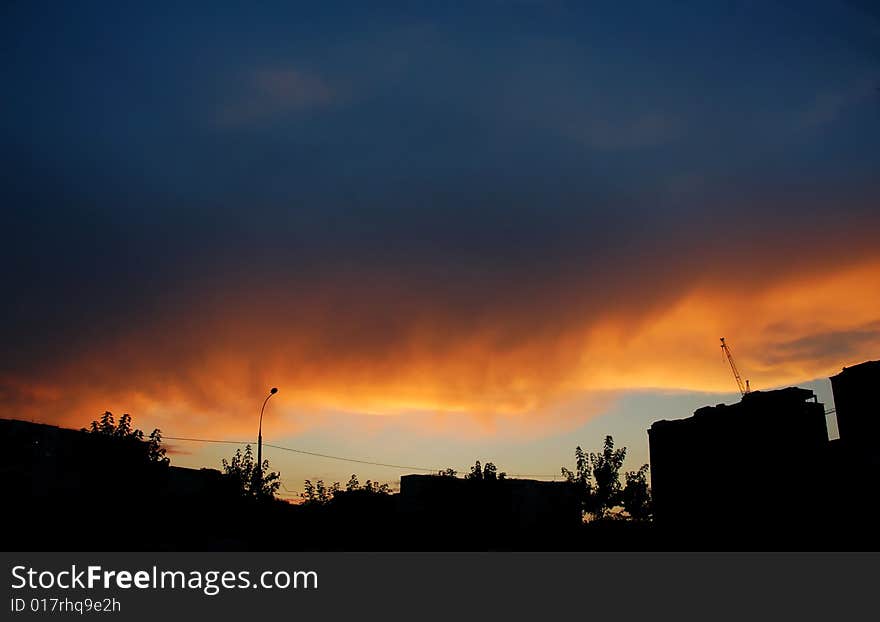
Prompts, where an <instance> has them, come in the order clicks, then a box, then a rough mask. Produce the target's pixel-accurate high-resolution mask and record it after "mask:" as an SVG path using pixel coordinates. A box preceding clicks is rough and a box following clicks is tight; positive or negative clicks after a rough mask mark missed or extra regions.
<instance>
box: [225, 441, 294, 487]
mask: <svg viewBox="0 0 880 622" xmlns="http://www.w3.org/2000/svg"><path fill="white" fill-rule="evenodd" d="M222 462H223V472H224V474H225V475H226V477H227V478H228V479H230V480H231V481H232V482H233V484H234V487H235V489H236V490H237V491H238V492H239V494H240V495H241V496H242V497H244V498H247V499H254V500H257V501H266V500H270V499H274V498H275V493H276V492H277V491H278V489H279V488H280V487H281V479H280V478H281V474H280V473H277V472H274V471H269V461H268V460H263V464H262V465H258V464H257V461H256V459H255V458H254V452H253V450H252V449H251V446H250V444H248V445H246V446H245V450H244V452H242V451H241V449H236V450H235V455H234V456H232V460H228V461H227V460H226V458H223V461H222Z"/></svg>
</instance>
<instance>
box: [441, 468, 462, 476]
mask: <svg viewBox="0 0 880 622" xmlns="http://www.w3.org/2000/svg"><path fill="white" fill-rule="evenodd" d="M437 475H439V476H440V477H455V476H456V475H458V471H456V470H455V469H443V470H442V471H439V472H438V473H437Z"/></svg>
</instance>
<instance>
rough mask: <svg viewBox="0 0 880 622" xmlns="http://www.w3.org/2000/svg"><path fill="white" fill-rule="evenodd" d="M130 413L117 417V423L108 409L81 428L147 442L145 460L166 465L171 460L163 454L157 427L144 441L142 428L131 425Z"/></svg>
mask: <svg viewBox="0 0 880 622" xmlns="http://www.w3.org/2000/svg"><path fill="white" fill-rule="evenodd" d="M131 421H132V419H131V415H129V414H128V413H126V414H124V415H122V416H121V417H120V418H119V423H116V421H115V420H114V418H113V413H111V412H110V411H109V410H108V411H105V412H104V414H103V415H101V418H100V419H96V420H94V421H92V423H91V424H89V427H88V429H86V428H82V430H83V431H85V432H89V433H90V434H97V435H99V436H108V437H112V438H118V439H123V440H125V441H127V442H131V441H138V442H146V444H147V453H146V455H147V460H148V461H149V462H152V463H156V464H161V465H163V466H167V465H168V464H169V463H170V462H171V461H170V460H169V459H168V457H167V456H166V455H165V448H164V447H162V432H161V430H159V428H155V429H154V430H153V431H152V432H150V436H149V437H148V438H147V440H146V441H144V433H143V431H142V430H139V429H138V428H135V427H134V426H133V425H132V422H131Z"/></svg>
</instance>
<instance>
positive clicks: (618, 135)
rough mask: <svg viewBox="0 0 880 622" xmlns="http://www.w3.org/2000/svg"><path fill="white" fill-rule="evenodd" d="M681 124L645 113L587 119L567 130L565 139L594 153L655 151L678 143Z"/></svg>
mask: <svg viewBox="0 0 880 622" xmlns="http://www.w3.org/2000/svg"><path fill="white" fill-rule="evenodd" d="M682 132H683V127H682V124H681V123H680V122H679V121H677V120H676V119H674V118H672V117H671V116H669V115H664V114H660V113H644V114H639V115H637V116H634V117H632V118H629V119H622V120H613V119H608V118H601V117H600V118H586V119H582V120H580V121H578V122H575V123H572V124H570V125H568V126H565V127H564V128H563V129H562V133H563V135H564V136H566V137H568V138H573V139H575V140H577V141H579V142H582V143H584V144H585V145H587V146H589V147H592V148H594V149H602V150H614V151H616V150H625V149H641V148H645V147H654V146H657V145H662V144H664V143H667V142H669V141H672V140H675V139H676V138H678V137H679V136H680V135H681V134H682Z"/></svg>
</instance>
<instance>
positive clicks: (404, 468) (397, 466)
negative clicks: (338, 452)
mask: <svg viewBox="0 0 880 622" xmlns="http://www.w3.org/2000/svg"><path fill="white" fill-rule="evenodd" d="M162 438H163V439H168V440H170V441H190V442H194V443H222V444H226V445H250V444H251V441H231V440H225V439H210V438H192V437H184V436H164V435H163V436H162ZM263 445H264V446H266V447H272V448H273V449H280V450H282V451H289V452H292V453H297V454H302V455H305V456H314V457H316V458H326V459H329V460H340V461H342V462H352V463H355V464H366V465H370V466H379V467H385V468H389V469H399V470H402V471H422V472H424V473H439V472H440V471H443V470H444V469H441V468H436V467H433V468H432V467H418V466H409V465H402V464H390V463H387V462H376V461H373V460H361V459H358V458H348V457H345V456H334V455H331V454H324V453H318V452H315V451H306V450H305V449H296V448H293V447H284V446H282V445H274V444H271V443H263ZM510 475H511V477H539V478H544V479H555V478H556V477H558V476H557V475H535V474H529V473H511V474H510Z"/></svg>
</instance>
